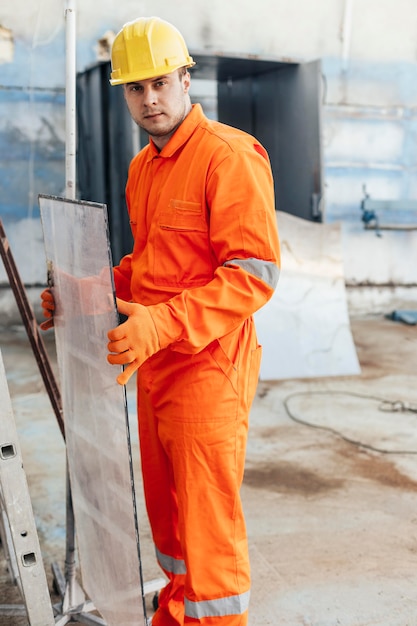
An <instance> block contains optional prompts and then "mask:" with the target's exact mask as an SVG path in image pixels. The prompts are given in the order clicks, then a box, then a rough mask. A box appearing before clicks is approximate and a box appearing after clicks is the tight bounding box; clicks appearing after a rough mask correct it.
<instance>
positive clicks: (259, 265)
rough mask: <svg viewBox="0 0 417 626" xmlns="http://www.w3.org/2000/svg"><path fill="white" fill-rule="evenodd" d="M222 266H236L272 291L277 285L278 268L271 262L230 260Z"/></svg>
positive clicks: (252, 259)
mask: <svg viewBox="0 0 417 626" xmlns="http://www.w3.org/2000/svg"><path fill="white" fill-rule="evenodd" d="M224 265H226V266H227V265H238V266H239V267H241V268H242V269H243V270H245V272H248V273H249V274H253V276H256V278H260V279H261V280H263V281H264V282H265V283H266V284H267V285H269V286H270V287H271V288H272V289H275V287H276V286H277V284H278V278H279V268H278V267H277V265H275V263H272V262H271V261H262V260H261V259H254V258H251V259H231V260H230V261H226V263H224Z"/></svg>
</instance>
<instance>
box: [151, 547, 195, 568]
mask: <svg viewBox="0 0 417 626" xmlns="http://www.w3.org/2000/svg"><path fill="white" fill-rule="evenodd" d="M155 552H156V558H157V559H158V562H159V564H160V566H161V567H162V569H163V570H165V571H166V572H170V573H171V574H186V573H187V568H186V566H185V561H183V559H175V558H174V557H173V556H169V555H168V554H162V552H161V551H160V550H158V548H157V547H155Z"/></svg>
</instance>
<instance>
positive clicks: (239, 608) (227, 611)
mask: <svg viewBox="0 0 417 626" xmlns="http://www.w3.org/2000/svg"><path fill="white" fill-rule="evenodd" d="M249 597H250V591H247V592H246V593H242V594H240V595H238V596H229V597H228V598H218V599H217V600H200V601H199V602H192V601H191V600H187V598H185V615H186V616H187V617H193V618H194V619H199V618H200V617H223V616H226V615H242V614H243V613H245V612H246V611H247V610H248V607H249Z"/></svg>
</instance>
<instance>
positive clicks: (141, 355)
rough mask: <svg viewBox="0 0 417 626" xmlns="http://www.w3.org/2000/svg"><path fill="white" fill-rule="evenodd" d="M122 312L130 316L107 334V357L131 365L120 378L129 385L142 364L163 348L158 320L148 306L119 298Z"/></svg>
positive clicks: (118, 306) (118, 301)
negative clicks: (157, 328)
mask: <svg viewBox="0 0 417 626" xmlns="http://www.w3.org/2000/svg"><path fill="white" fill-rule="evenodd" d="M116 302H117V308H118V310H119V313H122V314H123V315H127V316H128V319H127V321H126V322H124V323H123V324H120V326H116V328H112V330H109V332H108V333H107V336H108V338H109V339H110V342H109V343H108V344H107V348H108V350H109V352H112V353H113V354H109V355H108V356H107V360H108V362H109V363H111V364H112V365H128V367H127V368H126V369H125V370H124V371H123V372H122V373H121V374H120V375H119V376H118V377H117V379H116V380H117V382H118V383H119V385H125V384H126V383H127V381H128V380H129V378H130V377H131V376H132V375H133V374H134V373H135V372H136V370H138V369H139V368H140V366H141V365H142V363H144V362H145V361H146V359H148V358H149V357H150V356H152V355H153V354H155V353H156V352H158V351H159V350H160V345H159V337H158V333H157V331H156V328H155V324H154V321H153V319H152V316H151V314H150V313H149V311H148V309H147V307H146V306H143V305H142V304H137V303H132V302H125V300H120V298H116Z"/></svg>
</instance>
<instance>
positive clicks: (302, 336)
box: [255, 212, 360, 380]
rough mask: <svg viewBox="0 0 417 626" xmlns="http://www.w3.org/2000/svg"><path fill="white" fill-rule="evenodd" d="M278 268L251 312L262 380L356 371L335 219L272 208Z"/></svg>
mask: <svg viewBox="0 0 417 626" xmlns="http://www.w3.org/2000/svg"><path fill="white" fill-rule="evenodd" d="M277 222H278V228H279V234H280V240H281V252H282V268H281V275H280V278H279V282H278V286H277V289H276V291H275V293H274V295H273V297H272V299H271V300H270V302H269V303H268V304H267V305H266V306H265V307H264V308H263V309H261V310H260V311H259V312H258V313H257V314H256V316H255V320H256V328H257V331H258V337H259V341H260V343H261V344H262V345H263V359H262V365H261V379H262V380H280V379H290V378H314V377H320V376H345V375H355V374H360V365H359V361H358V358H357V355H356V349H355V345H354V342H353V338H352V334H351V331H350V322H349V314H348V308H347V301H346V290H345V281H344V270H343V260H342V255H341V238H340V226H339V224H317V223H314V222H310V221H307V220H303V219H300V218H298V217H294V216H292V215H289V214H288V213H283V212H278V213H277Z"/></svg>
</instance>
